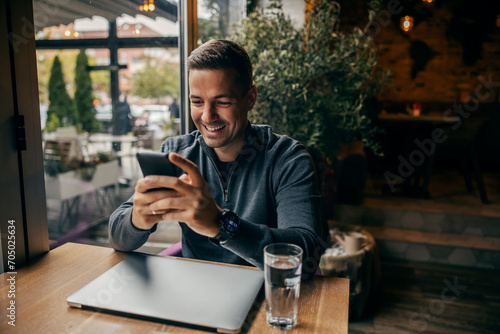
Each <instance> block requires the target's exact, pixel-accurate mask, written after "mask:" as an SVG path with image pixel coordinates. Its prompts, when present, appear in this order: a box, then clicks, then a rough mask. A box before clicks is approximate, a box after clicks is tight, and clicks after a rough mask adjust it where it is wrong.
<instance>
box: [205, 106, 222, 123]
mask: <svg viewBox="0 0 500 334" xmlns="http://www.w3.org/2000/svg"><path fill="white" fill-rule="evenodd" d="M218 118H219V116H218V115H217V111H216V109H215V105H214V104H212V103H205V105H204V107H203V114H202V115H201V120H202V121H203V122H204V123H208V124H210V123H212V122H214V121H216V120H217V119H218Z"/></svg>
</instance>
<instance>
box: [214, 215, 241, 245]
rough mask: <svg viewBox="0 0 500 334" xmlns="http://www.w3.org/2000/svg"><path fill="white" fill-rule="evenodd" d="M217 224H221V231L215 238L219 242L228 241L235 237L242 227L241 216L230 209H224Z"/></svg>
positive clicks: (218, 217)
mask: <svg viewBox="0 0 500 334" xmlns="http://www.w3.org/2000/svg"><path fill="white" fill-rule="evenodd" d="M217 225H219V228H220V232H219V234H217V235H216V236H215V237H213V239H215V240H216V241H218V242H223V241H227V240H228V239H231V238H232V237H234V235H235V234H236V233H237V232H238V229H239V227H240V218H239V217H238V215H237V214H236V213H234V212H232V211H229V210H228V209H224V211H222V212H221V213H219V214H218V216H217Z"/></svg>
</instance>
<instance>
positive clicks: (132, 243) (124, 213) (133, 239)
mask: <svg viewBox="0 0 500 334" xmlns="http://www.w3.org/2000/svg"><path fill="white" fill-rule="evenodd" d="M132 199H133V196H132V197H130V199H129V200H128V201H126V202H125V203H123V204H122V205H120V207H119V208H118V209H116V210H115V212H113V213H112V214H111V216H110V217H109V225H108V234H109V242H110V243H111V246H112V247H113V248H114V249H116V250H119V251H124V252H129V251H133V250H136V249H137V248H139V247H141V246H142V245H144V243H145V242H146V241H147V240H148V238H149V235H150V234H151V233H153V232H154V231H156V228H157V225H158V224H155V225H154V226H153V227H152V228H151V229H149V230H141V229H138V228H137V227H135V226H134V225H133V224H132V210H133V202H132Z"/></svg>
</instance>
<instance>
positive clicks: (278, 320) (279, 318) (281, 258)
mask: <svg viewBox="0 0 500 334" xmlns="http://www.w3.org/2000/svg"><path fill="white" fill-rule="evenodd" d="M301 272H302V248H300V247H299V246H296V245H292V244H285V243H278V244H271V245H268V246H266V247H265V248H264V275H265V278H266V283H265V286H266V318H267V323H268V324H269V326H271V327H275V328H279V329H291V328H293V326H295V324H297V309H298V302H299V295H300V275H301Z"/></svg>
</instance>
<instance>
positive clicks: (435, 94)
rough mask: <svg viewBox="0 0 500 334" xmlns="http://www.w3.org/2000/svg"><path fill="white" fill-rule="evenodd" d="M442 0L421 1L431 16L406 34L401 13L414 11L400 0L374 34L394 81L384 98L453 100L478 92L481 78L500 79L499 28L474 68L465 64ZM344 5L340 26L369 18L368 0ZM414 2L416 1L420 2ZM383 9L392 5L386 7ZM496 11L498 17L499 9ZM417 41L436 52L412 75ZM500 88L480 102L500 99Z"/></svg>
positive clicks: (382, 63) (382, 62) (493, 31)
mask: <svg viewBox="0 0 500 334" xmlns="http://www.w3.org/2000/svg"><path fill="white" fill-rule="evenodd" d="M440 2H441V4H438V1H435V2H434V3H432V4H425V5H419V6H421V7H422V6H425V8H424V9H426V10H427V12H428V14H429V15H430V16H428V17H426V18H425V20H423V21H422V20H421V21H420V22H417V20H415V23H416V24H415V26H414V28H413V29H412V30H411V31H409V32H408V33H404V32H402V31H401V30H400V29H399V28H398V25H399V17H400V16H401V15H404V14H406V13H405V11H409V12H410V13H409V14H411V10H410V9H409V8H408V7H407V8H405V7H404V5H405V2H404V1H401V3H400V6H401V8H403V11H402V12H401V13H399V14H393V15H391V22H390V23H389V24H388V25H387V26H385V27H383V26H381V29H380V33H379V34H378V35H377V36H376V38H375V41H376V43H377V45H378V47H379V53H378V55H379V57H378V62H379V65H380V66H381V67H383V68H386V69H389V70H391V71H392V72H393V85H394V86H393V88H392V89H391V90H390V91H388V92H387V93H386V94H384V95H383V96H381V100H386V101H407V102H410V103H411V102H446V103H454V102H458V101H459V96H460V91H464V92H466V93H467V92H469V91H472V92H473V91H474V89H475V87H476V86H477V85H478V84H480V82H479V80H478V77H479V76H483V77H487V76H488V75H490V74H492V77H493V81H498V82H500V28H498V27H495V29H490V33H489V34H488V35H487V38H486V42H484V43H483V44H482V48H483V52H482V58H481V59H479V60H477V62H476V63H475V64H473V65H472V66H466V65H465V64H464V62H463V60H462V52H463V51H462V46H461V45H460V44H459V43H458V42H457V41H456V40H453V39H450V38H447V36H446V31H447V29H448V27H449V25H450V22H451V20H452V13H451V12H450V9H449V5H447V2H446V1H440ZM443 2H444V4H443ZM480 2H481V1H480ZM482 2H483V5H484V9H485V10H488V7H487V6H488V1H482ZM340 3H341V4H342V14H341V19H342V26H343V27H344V28H347V29H349V26H351V25H354V24H356V25H358V26H361V27H363V26H364V24H365V22H366V17H367V15H366V11H367V5H366V1H359V0H354V1H352V0H351V1H340ZM412 3H413V4H416V3H417V1H415V0H414V1H413V2H412ZM448 4H449V3H448ZM473 4H474V2H471V5H473ZM478 6H479V5H478ZM396 8H399V6H398V7H396ZM497 8H498V6H497ZM385 9H388V7H387V5H386V7H385ZM420 9H421V8H420ZM491 10H497V9H491ZM496 14H499V15H500V11H499V12H498V13H496ZM490 19H491V16H490ZM491 25H493V26H494V22H491ZM417 40H421V41H423V42H425V43H426V44H427V45H428V46H429V47H430V48H431V49H432V50H433V53H434V56H433V58H432V59H431V60H430V61H429V62H428V63H427V65H426V67H425V70H423V71H420V72H419V73H418V74H417V76H416V77H415V79H412V78H411V68H412V65H413V60H412V59H411V57H410V45H411V43H412V41H417ZM498 91H499V87H497V88H496V91H495V93H494V94H491V95H490V96H489V98H488V99H486V100H484V101H481V102H489V103H492V102H497V103H498V102H499V93H498Z"/></svg>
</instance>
